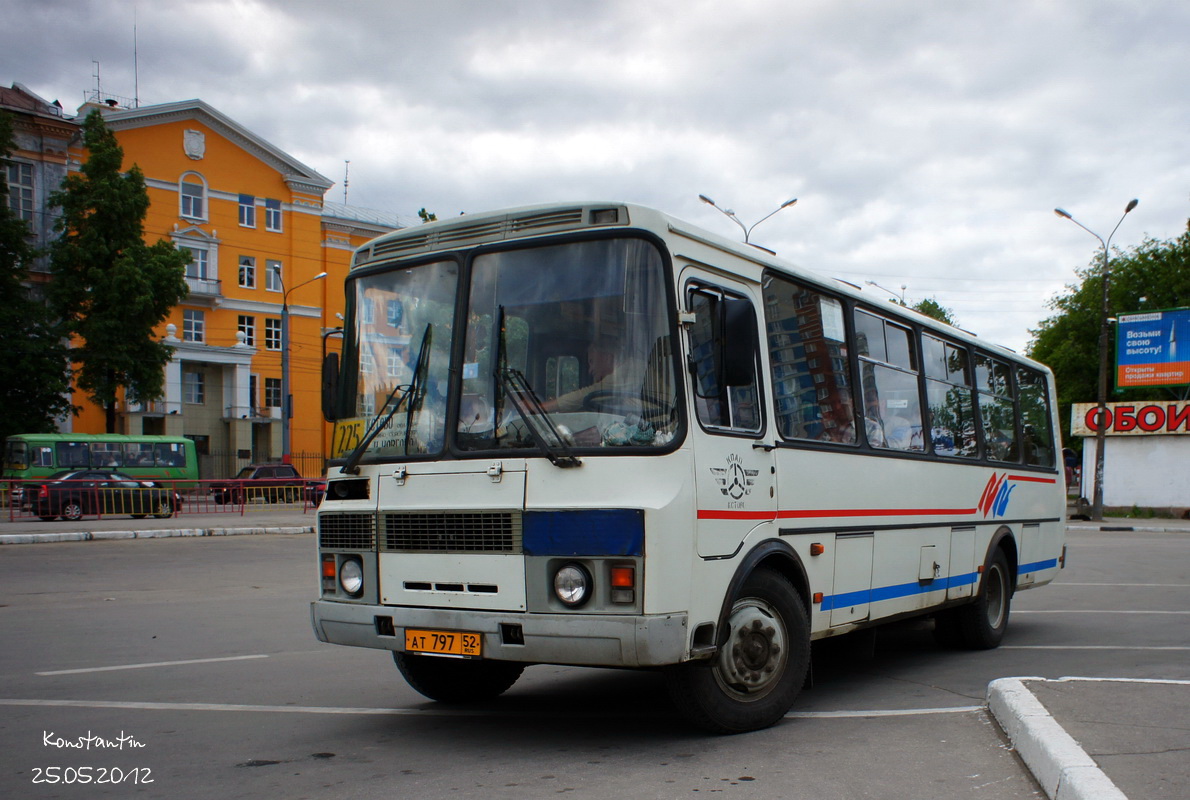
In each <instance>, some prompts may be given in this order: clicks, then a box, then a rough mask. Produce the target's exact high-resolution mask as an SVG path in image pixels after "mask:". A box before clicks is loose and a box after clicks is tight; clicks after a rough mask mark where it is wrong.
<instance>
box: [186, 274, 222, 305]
mask: <svg viewBox="0 0 1190 800" xmlns="http://www.w3.org/2000/svg"><path fill="white" fill-rule="evenodd" d="M186 285H187V286H189V287H190V297H189V300H190V301H191V302H194V301H202V300H206V301H208V302H210V303H211V304H212V305H218V304H219V303H220V302H222V301H223V281H221V280H219V279H218V278H192V277H191V276H189V275H187V276H186Z"/></svg>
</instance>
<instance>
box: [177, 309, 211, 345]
mask: <svg viewBox="0 0 1190 800" xmlns="http://www.w3.org/2000/svg"><path fill="white" fill-rule="evenodd" d="M205 337H206V317H205V314H204V312H202V311H199V310H197V309H193V308H186V309H183V310H182V341H184V342H202V341H205V340H206V339H205Z"/></svg>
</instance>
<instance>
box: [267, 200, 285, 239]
mask: <svg viewBox="0 0 1190 800" xmlns="http://www.w3.org/2000/svg"><path fill="white" fill-rule="evenodd" d="M264 229H265V230H266V231H274V232H276V233H280V232H281V201H280V200H265V201H264Z"/></svg>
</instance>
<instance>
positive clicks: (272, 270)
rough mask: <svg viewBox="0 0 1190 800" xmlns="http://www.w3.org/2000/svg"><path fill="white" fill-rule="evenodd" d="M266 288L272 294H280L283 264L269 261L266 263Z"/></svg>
mask: <svg viewBox="0 0 1190 800" xmlns="http://www.w3.org/2000/svg"><path fill="white" fill-rule="evenodd" d="M264 288H266V289H268V290H269V291H270V292H279V291H281V289H282V284H281V262H280V261H273V260H271V259H270V260H268V261H265V262H264Z"/></svg>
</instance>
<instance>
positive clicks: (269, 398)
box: [264, 378, 281, 408]
mask: <svg viewBox="0 0 1190 800" xmlns="http://www.w3.org/2000/svg"><path fill="white" fill-rule="evenodd" d="M264 404H265V406H267V407H268V408H280V407H281V379H280V378H265V379H264Z"/></svg>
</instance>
